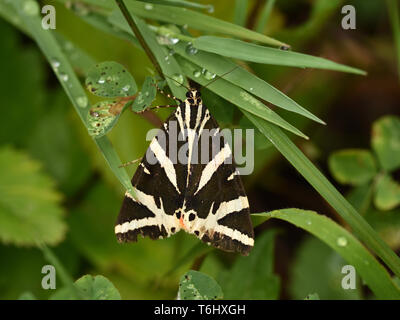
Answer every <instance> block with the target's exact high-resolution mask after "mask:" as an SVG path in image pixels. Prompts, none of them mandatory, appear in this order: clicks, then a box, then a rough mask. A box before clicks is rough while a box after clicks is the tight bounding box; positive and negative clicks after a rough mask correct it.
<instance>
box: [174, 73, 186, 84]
mask: <svg viewBox="0 0 400 320" xmlns="http://www.w3.org/2000/svg"><path fill="white" fill-rule="evenodd" d="M172 79H174V80H175V81H174V83H175V85H177V86H179V84H180V85H182V84H183V82H184V80H185V79H184V78H183V75H181V74H179V73H175V74H174V75H173V76H172Z"/></svg>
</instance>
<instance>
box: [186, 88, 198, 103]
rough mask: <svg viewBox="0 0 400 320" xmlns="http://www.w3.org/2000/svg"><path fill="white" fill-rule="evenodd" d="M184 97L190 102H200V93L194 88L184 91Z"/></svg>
mask: <svg viewBox="0 0 400 320" xmlns="http://www.w3.org/2000/svg"><path fill="white" fill-rule="evenodd" d="M186 98H187V100H188V101H189V103H190V104H199V103H200V102H201V93H200V91H197V90H196V89H190V90H189V91H188V92H186Z"/></svg>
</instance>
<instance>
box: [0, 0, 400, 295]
mask: <svg viewBox="0 0 400 320" xmlns="http://www.w3.org/2000/svg"><path fill="white" fill-rule="evenodd" d="M269 1H271V0H269ZM47 2H48V3H50V4H55V6H56V9H57V31H58V32H59V33H60V34H62V35H63V36H65V37H66V38H67V39H69V40H70V41H71V42H73V43H74V44H76V45H77V46H79V47H80V48H82V49H84V50H85V51H86V52H87V53H88V54H89V55H90V56H92V57H93V58H94V60H95V61H118V62H119V63H121V64H123V65H124V66H125V67H126V68H127V69H128V70H129V71H130V72H131V73H132V74H133V75H134V77H135V80H136V83H137V84H142V83H143V82H144V80H145V77H146V76H149V75H152V71H151V70H152V69H153V66H152V64H151V63H150V61H149V60H148V58H147V56H146V55H145V54H144V52H143V51H141V50H140V49H138V48H136V47H135V46H132V44H131V43H129V42H127V41H126V40H123V39H120V38H118V37H115V36H112V35H109V34H107V33H104V32H101V31H99V29H96V28H94V27H93V26H91V25H89V24H87V23H85V22H84V21H83V20H82V19H80V18H79V17H77V16H76V15H74V14H73V12H72V11H71V10H68V9H67V8H65V7H64V6H63V5H61V4H60V3H57V2H56V3H54V2H53V1H47ZM47 2H46V1H42V3H43V4H44V3H47ZM198 2H200V3H203V4H209V3H210V2H207V1H205V0H201V1H198ZM238 3H241V1H238ZM246 3H247V6H246V8H247V14H246V15H243V14H242V12H238V11H236V12H235V7H234V6H233V5H232V0H218V1H215V3H213V4H214V7H215V10H214V13H212V15H213V16H216V17H218V18H221V19H224V20H227V21H230V22H232V21H235V22H237V23H238V24H242V25H244V26H246V27H248V28H257V29H258V30H263V32H264V34H266V35H269V36H272V37H274V38H276V39H279V40H281V41H284V42H286V43H289V44H291V45H292V47H293V49H294V50H295V51H301V52H304V53H307V54H312V55H315V56H321V57H325V58H329V59H332V60H334V61H337V62H339V63H343V64H346V65H355V66H357V67H358V68H360V69H363V70H367V71H368V76H366V77H362V76H355V75H351V74H345V73H338V72H332V71H323V70H310V69H297V68H288V67H281V66H272V65H263V64H255V63H249V64H248V68H249V69H250V70H252V72H254V73H255V74H256V75H258V76H259V77H261V78H262V79H264V80H266V81H268V82H269V83H271V84H273V85H274V86H275V87H277V88H279V89H280V90H282V91H283V92H284V93H286V94H288V95H289V96H290V97H291V98H293V99H294V100H295V101H296V102H298V103H299V104H300V105H302V106H305V107H306V108H307V109H308V110H309V111H311V112H312V113H313V114H315V115H316V116H318V117H319V118H321V119H323V120H324V121H325V122H326V123H327V126H321V125H319V124H317V123H315V122H312V121H310V120H309V119H307V118H305V117H298V116H297V115H296V114H293V113H290V112H287V111H285V110H281V109H278V108H275V107H273V106H272V109H273V110H274V111H275V112H277V114H279V115H280V116H282V117H284V118H285V119H286V120H287V121H288V122H289V123H291V124H293V125H294V126H295V127H296V128H299V129H300V130H301V131H302V132H304V133H305V134H306V135H307V136H309V137H310V140H309V141H304V140H301V138H293V139H294V141H295V142H296V144H297V145H298V146H299V147H300V148H301V150H302V151H303V152H304V153H305V154H306V155H307V156H308V157H309V158H310V159H311V160H312V161H313V162H314V163H315V164H316V165H318V166H319V168H320V169H321V170H322V171H323V172H324V173H325V174H326V175H329V172H330V171H329V167H328V158H329V156H330V155H331V154H332V152H336V151H338V150H342V149H363V150H374V151H373V152H375V153H376V155H375V154H374V155H372V151H366V152H367V153H365V152H364V153H361V154H360V153H358V154H356V155H353V156H354V157H361V158H364V157H365V158H366V159H367V158H368V159H367V160H365V159H364V160H365V161H364V160H362V159H361V160H360V159H358V158H357V159H356V160H355V161H356V162H357V163H358V164H359V162H360V161H361V162H362V163H363V164H364V163H366V165H365V166H360V165H356V166H355V168H353V167H351V166H350V167H347V166H346V165H347V164H348V163H347V164H345V165H344V168H343V167H341V168H342V169H343V170H342V171H344V172H346V170H350V171H351V172H352V174H351V175H350V177H351V178H350V180H348V181H347V180H346V179H345V178H343V176H340V174H339V176H338V175H336V174H335V170H332V178H333V177H335V178H337V181H338V182H340V183H338V184H337V187H338V188H339V190H340V191H342V192H343V193H345V194H347V195H348V198H349V199H350V201H351V202H352V203H353V204H354V205H355V207H356V208H357V209H359V211H360V212H361V213H363V214H364V217H365V218H366V219H367V221H369V222H370V223H371V224H372V226H373V227H374V228H375V229H376V230H378V231H379V233H380V234H381V236H382V237H383V239H384V240H385V241H386V242H387V243H388V244H389V245H390V246H391V248H392V249H393V250H395V251H396V252H397V253H398V252H399V250H400V223H399V221H400V218H399V217H400V212H399V209H398V201H399V200H398V199H399V198H398V195H397V196H395V197H394V198H395V199H397V200H395V204H394V205H393V204H392V205H391V206H390V208H383V209H390V210H387V211H382V207H380V206H379V204H380V203H382V202H380V201H377V200H376V197H375V207H374V205H373V204H370V200H368V199H370V198H372V196H371V192H372V191H371V190H370V188H369V186H368V185H367V184H366V183H367V182H369V181H371V179H374V177H376V175H379V177H380V179H381V180H382V179H384V177H385V176H389V175H390V179H391V180H390V181H393V182H394V183H396V181H397V184H398V183H399V181H400V171H399V168H398V164H399V163H400V153H399V152H398V151H396V150H398V149H395V150H391V151H390V150H389V153H385V152H386V150H387V148H386V149H385V146H387V145H391V144H393V145H394V144H396V143H397V145H398V141H399V140H398V139H397V138H398V137H399V136H398V135H397V136H395V138H394V139H393V140H392V142H384V143H383V147H384V149H385V150H384V151H382V152H379V150H382V143H381V144H379V142H376V143H374V142H372V143H370V138H371V134H370V132H371V127H372V126H373V123H375V124H376V123H378V122H374V121H377V120H378V119H379V118H380V117H382V116H385V115H400V105H399V101H400V90H399V84H398V83H399V81H398V74H397V67H396V65H397V63H398V62H397V61H396V51H395V46H394V40H393V37H392V27H391V25H390V22H389V17H388V15H387V10H386V6H385V3H384V2H383V1H381V0H369V1H362V0H352V1H346V4H353V5H354V6H355V7H356V10H357V29H356V30H343V29H342V28H341V27H340V21H341V18H342V15H341V13H340V8H341V6H342V5H343V4H344V1H341V0H315V1H309V0H296V1H293V0H276V1H275V5H274V7H273V8H272V11H271V13H270V14H269V18H268V20H267V23H266V24H265V25H264V27H263V28H262V25H260V24H257V21H258V20H257V18H258V17H259V16H260V15H262V13H263V11H262V10H261V9H262V8H263V7H262V6H263V5H264V4H265V2H264V1H256V0H253V1H250V0H249V1H246ZM238 7H240V8H243V4H242V3H241V4H240V6H238ZM239 13H241V14H239ZM210 14H211V13H210ZM194 34H196V32H194ZM0 39H1V41H2V46H1V48H2V50H0V70H1V75H2V76H1V77H0V97H1V104H2V111H3V112H2V117H0V128H1V129H0V259H1V263H0V299H16V298H18V297H20V296H21V294H22V293H24V292H31V293H32V294H33V295H34V296H35V297H36V298H40V299H48V298H50V297H51V296H52V295H53V294H54V292H52V290H43V289H42V288H41V280H42V277H43V274H42V273H41V269H42V267H43V265H45V264H48V263H49V262H48V261H47V260H46V259H45V258H44V256H43V253H42V251H41V250H39V249H37V248H35V247H34V246H35V244H36V242H37V241H41V240H44V241H46V242H47V243H48V244H49V245H51V248H52V250H53V252H54V254H55V256H56V257H57V258H58V259H59V261H60V263H61V264H62V265H63V266H64V269H65V270H67V272H68V273H69V275H70V276H71V277H72V278H73V279H78V278H81V277H82V276H83V275H85V274H92V275H103V276H105V277H106V278H107V279H109V280H110V281H111V282H112V283H113V285H114V286H115V288H117V289H118V291H119V293H120V295H121V297H122V298H123V299H163V298H167V299H174V298H175V297H176V295H177V292H178V283H179V280H180V279H181V276H182V275H183V274H184V273H185V272H186V271H188V270H189V269H194V270H199V271H202V272H204V273H205V274H207V275H209V276H212V277H213V278H214V279H216V280H217V281H218V283H219V285H220V286H221V288H222V292H223V293H224V297H225V298H232V299H233V298H250V299H278V298H284V299H304V298H306V297H307V295H309V294H314V293H316V294H317V296H319V297H320V298H321V299H361V298H373V295H372V294H371V292H370V291H369V289H368V288H366V287H365V286H361V285H360V286H359V287H358V288H357V290H353V291H352V290H348V291H345V290H342V289H341V287H340V280H341V277H342V274H341V268H342V266H343V265H345V264H346V262H344V261H343V260H342V258H341V257H340V256H339V255H338V254H337V253H335V252H334V251H333V250H332V249H330V248H329V247H327V246H325V245H324V244H323V243H322V242H321V241H319V240H318V239H316V238H313V237H312V236H311V235H309V234H307V233H305V232H304V231H302V230H301V229H297V228H294V227H293V226H292V225H289V224H287V223H285V222H282V221H276V220H271V221H268V222H266V223H264V224H262V225H260V226H258V227H257V229H256V234H257V241H256V247H255V248H254V250H253V252H252V254H251V255H250V256H249V257H246V258H243V257H236V256H235V255H232V254H227V253H224V252H219V251H215V250H212V251H211V252H210V250H208V248H206V249H205V250H204V248H200V250H199V251H198V252H199V254H196V255H195V256H193V257H191V258H190V259H188V260H187V259H186V260H185V263H182V264H180V265H179V267H177V268H176V269H172V271H171V268H174V266H175V265H176V264H175V263H176V261H179V260H180V259H182V258H183V257H184V256H185V255H186V253H187V252H188V251H189V250H190V249H191V248H193V247H194V246H196V245H198V240H196V239H195V238H194V237H192V236H189V235H187V234H184V233H179V234H177V235H175V236H173V237H171V238H169V239H166V240H160V241H151V240H149V239H141V240H140V241H139V242H138V243H135V244H126V245H121V244H118V243H117V241H116V239H115V235H114V222H115V220H116V217H117V214H118V211H119V207H120V205H121V201H122V197H123V193H124V192H125V191H124V190H123V188H122V186H121V184H120V183H119V181H118V180H117V179H116V178H115V176H114V175H113V174H112V172H111V170H110V168H109V167H108V166H107V165H106V163H105V161H104V159H103V157H102V155H101V154H100V152H99V151H98V148H97V147H96V145H95V144H94V143H93V140H92V139H91V137H90V136H89V135H88V133H87V130H86V128H85V127H84V126H83V124H82V122H81V121H80V120H79V118H78V116H77V114H76V113H75V112H74V110H73V108H72V107H71V103H70V101H69V100H68V98H67V96H66V95H65V93H64V91H63V90H62V88H61V87H60V85H59V83H58V80H57V78H56V77H55V76H54V74H53V72H52V70H51V68H50V67H49V65H48V64H47V62H46V60H45V59H44V57H43V56H42V54H41V52H40V51H39V49H38V48H37V47H36V45H35V44H34V43H33V42H32V40H31V39H29V38H28V37H27V36H26V35H24V34H23V33H21V32H19V31H18V30H17V29H16V28H14V27H13V26H12V25H11V24H9V23H7V22H6V21H5V20H2V19H0ZM81 76H82V78H81V80H82V82H84V77H83V74H81ZM204 93H205V101H206V102H207V104H208V105H209V108H210V110H211V112H212V113H213V115H214V116H215V117H216V118H217V120H218V121H219V122H220V123H221V124H222V125H225V126H229V125H237V124H240V125H241V126H242V127H245V126H249V127H251V126H252V124H251V123H249V121H248V120H246V118H242V117H241V114H239V113H238V112H237V110H236V109H234V111H233V112H232V113H231V114H227V113H223V112H218V104H219V103H221V100H223V99H222V98H221V97H219V96H217V95H215V94H214V93H212V92H211V91H208V90H207V91H206V92H204ZM89 97H90V99H91V102H92V103H95V102H97V101H99V100H98V98H96V97H94V96H92V95H91V96H89ZM167 103H168V102H167V100H166V99H165V98H163V97H162V96H160V95H158V97H157V98H156V100H155V101H154V102H153V105H164V104H167ZM223 103H224V104H225V105H230V104H228V103H227V102H226V101H224V102H223ZM170 112H171V111H170V110H160V111H158V112H157V115H158V116H159V118H160V119H165V118H166V117H167V116H168V114H169V113H170ZM397 121H398V120H397ZM232 123H233V124H232ZM382 125H383V126H384V123H383V124H382ZM389 127H390V126H389ZM397 127H398V125H397ZM150 128H153V124H152V123H151V122H150V121H149V119H147V118H146V117H143V116H142V115H138V114H134V113H132V112H125V113H124V115H123V117H121V118H120V119H119V121H118V123H117V125H116V126H115V127H114V128H113V130H112V131H111V132H110V134H109V135H108V136H109V137H110V139H111V141H112V143H113V145H114V147H115V148H116V149H117V150H118V153H119V155H120V157H121V159H122V160H123V161H130V160H133V159H137V158H140V157H142V155H143V154H144V152H145V150H146V148H147V146H148V142H147V141H146V140H145V137H146V133H147V131H148V130H149V129H150ZM385 128H386V129H387V126H384V127H383V129H382V130H383V132H384V133H385V132H387V131H385V130H386V129H385ZM388 130H389V129H388ZM256 141H257V136H256ZM260 145H261V143H260V144H258V143H257V148H256V155H255V161H256V163H255V171H254V172H253V174H252V175H251V176H246V177H244V178H243V181H244V184H245V188H246V192H247V194H248V196H249V200H250V204H251V208H252V212H263V211H271V210H274V209H280V208H286V207H297V208H305V209H311V210H315V211H316V212H319V213H321V214H325V215H328V216H329V217H331V218H332V219H333V220H335V221H337V222H338V223H340V224H344V226H345V227H347V226H346V225H345V223H344V222H343V220H342V219H341V217H340V216H338V215H337V213H336V212H335V211H334V210H333V209H332V208H331V207H330V206H329V205H328V204H327V203H326V202H325V201H324V200H323V199H322V198H321V197H320V196H318V194H317V193H316V192H314V190H313V189H312V188H311V187H310V186H309V185H308V184H307V183H306V182H305V181H304V179H303V178H302V177H301V176H300V175H299V174H298V173H297V172H296V171H295V170H294V169H293V168H292V167H291V166H290V165H289V164H288V163H287V162H286V161H285V160H283V158H282V157H281V156H280V155H279V154H278V153H277V152H276V150H275V149H272V148H270V146H271V145H270V144H269V143H268V141H266V140H265V138H264V139H263V143H262V145H261V146H260ZM370 154H371V155H370ZM346 157H349V155H348V154H347V155H346ZM350 157H352V155H350ZM374 157H377V159H376V158H374ZM371 159H372V160H371ZM382 159H386V160H383V161H382ZM378 163H380V165H379V166H378ZM340 164H343V163H340V159H339V167H340ZM363 168H364V169H363ZM378 168H379V169H378ZM135 169H136V165H132V166H130V167H128V168H127V170H128V172H129V175H133V173H134V171H135ZM331 169H332V166H331ZM358 169H361V171H362V172H361V176H356V174H357V170H358ZM378 170H380V171H378ZM387 172H389V173H387ZM341 173H343V172H341ZM353 174H354V175H353ZM339 177H341V178H339ZM382 177H383V178H382ZM343 179H344V180H343ZM332 180H334V179H332ZM346 181H347V182H349V183H350V184H351V185H355V187H354V188H353V187H351V188H350V187H349V186H346V185H342V184H341V183H343V182H346ZM390 181H389V182H390ZM364 182H365V183H364ZM384 182H385V181H383V182H381V183H384ZM377 183H378V182H377ZM388 184H389V186H387V185H388ZM391 186H393V183H392V184H390V183H388V182H387V180H386V187H387V188H391ZM395 189H396V188H395ZM396 190H397V189H396ZM396 192H397V193H396ZM394 193H396V194H398V191H395V192H394ZM383 194H384V196H385V195H387V193H386V192H383ZM392 198H393V197H392ZM366 199H367V200H366ZM365 201H367V203H368V204H367V205H366V204H365ZM391 201H392V200H391ZM396 201H397V202H396ZM383 203H384V204H385V203H387V202H386V200H383ZM392 203H393V201H392ZM376 207H378V208H376ZM362 208H365V210H363V209H362ZM379 209H381V210H379ZM32 226H34V228H33V227H32ZM12 228H16V230H23V233H21V234H19V235H18V237H15V236H14V235H15V232H11V231H10V230H12ZM33 229H34V230H43V232H41V233H39V234H31V233H30V231H32V230H33ZM8 233H9V234H8ZM42 237H47V238H45V239H43V238H42ZM244 275H246V278H245V280H246V281H241V278H242V277H244ZM95 279H96V278H85V279H84V280H80V281H81V282H80V285H82V286H83V287H85V288H91V286H95V285H98V283H97V282H96V281H95ZM78 281H79V280H78ZM97 281H100V285H105V286H107V288H108V289H109V290H110V297H112V298H118V297H119V294H117V293H116V292H115V291H114V288H113V287H111V285H110V284H108V283H106V284H104V283H102V281H103V280H102V279H100V280H97ZM358 283H359V282H358ZM57 287H58V288H60V289H61V288H62V287H63V284H62V283H61V281H60V280H59V279H58V281H57ZM62 290H63V289H62ZM90 290H91V289H90ZM59 294H60V295H59V296H58V297H60V298H68V297H69V296H68V295H69V293H68V292H66V291H64V292H61V293H59ZM63 294H64V295H63ZM313 297H314V296H313ZM53 298H54V297H53Z"/></svg>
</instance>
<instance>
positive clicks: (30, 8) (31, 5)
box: [22, 0, 40, 16]
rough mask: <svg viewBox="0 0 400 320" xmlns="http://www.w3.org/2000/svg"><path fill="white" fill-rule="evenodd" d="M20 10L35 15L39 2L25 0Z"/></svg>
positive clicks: (37, 11)
mask: <svg viewBox="0 0 400 320" xmlns="http://www.w3.org/2000/svg"><path fill="white" fill-rule="evenodd" d="M22 10H23V11H24V13H25V14H27V15H29V16H37V15H38V14H39V11H40V9H39V4H38V3H37V2H36V1H33V0H26V1H25V2H24V4H23V7H22Z"/></svg>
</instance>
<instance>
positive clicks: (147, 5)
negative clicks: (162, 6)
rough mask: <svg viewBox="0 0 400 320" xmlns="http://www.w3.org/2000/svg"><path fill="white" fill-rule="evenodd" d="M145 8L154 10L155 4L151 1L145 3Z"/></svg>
mask: <svg viewBox="0 0 400 320" xmlns="http://www.w3.org/2000/svg"><path fill="white" fill-rule="evenodd" d="M144 8H145V9H146V10H153V9H154V6H153V5H152V4H151V3H146V4H145V5H144Z"/></svg>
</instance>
